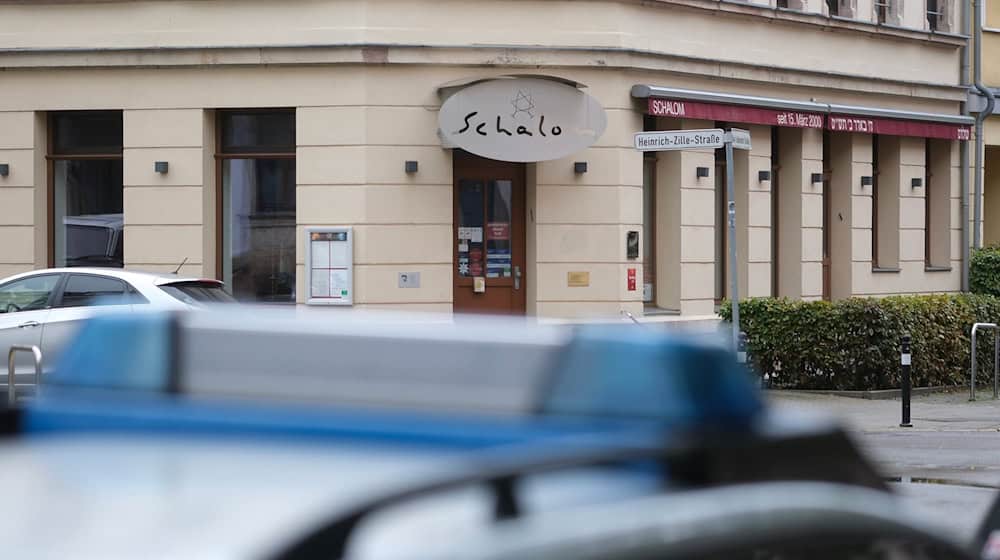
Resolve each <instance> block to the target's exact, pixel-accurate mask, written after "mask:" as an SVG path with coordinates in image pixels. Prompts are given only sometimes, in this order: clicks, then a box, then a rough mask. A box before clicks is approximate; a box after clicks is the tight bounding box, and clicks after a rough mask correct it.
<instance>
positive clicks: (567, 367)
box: [541, 327, 764, 430]
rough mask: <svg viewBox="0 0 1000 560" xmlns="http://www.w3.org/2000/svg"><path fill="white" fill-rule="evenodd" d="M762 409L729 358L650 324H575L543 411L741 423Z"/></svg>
mask: <svg viewBox="0 0 1000 560" xmlns="http://www.w3.org/2000/svg"><path fill="white" fill-rule="evenodd" d="M763 409H764V403H763V400H762V399H761V397H760V394H759V392H758V391H757V390H756V389H755V387H754V385H753V383H752V382H751V381H750V378H749V376H748V375H747V374H746V372H745V371H742V369H741V368H739V367H738V365H737V364H736V362H735V360H734V359H733V356H732V355H731V354H730V353H729V352H727V351H725V350H724V349H722V348H719V347H713V346H708V345H703V344H698V343H695V342H693V341H686V340H684V339H675V338H670V337H668V336H666V335H664V334H662V333H655V332H652V331H648V330H638V329H622V328H613V327H610V328H609V327H592V328H582V329H580V330H579V331H578V332H577V334H576V336H575V337H574V338H573V339H572V341H571V342H570V344H569V347H568V348H567V349H566V352H565V353H564V356H563V359H562V361H561V363H560V364H559V365H558V366H557V367H556V369H555V371H553V373H552V383H551V386H550V388H549V391H548V393H547V394H546V395H545V397H544V399H543V401H542V405H541V410H542V412H543V413H544V414H547V415H569V416H599V417H604V418H633V419H639V418H646V419H651V420H655V421H659V422H663V423H666V424H670V425H672V426H676V427H678V428H684V427H687V428H694V429H706V428H722V429H726V430H731V429H733V428H742V427H745V426H747V424H748V423H749V422H750V421H751V420H752V419H753V418H754V417H756V416H757V415H758V413H760V412H761V411H763Z"/></svg>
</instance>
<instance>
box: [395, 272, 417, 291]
mask: <svg viewBox="0 0 1000 560" xmlns="http://www.w3.org/2000/svg"><path fill="white" fill-rule="evenodd" d="M399 287H400V288H419V287H420V273H419V272H400V273H399Z"/></svg>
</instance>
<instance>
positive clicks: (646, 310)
mask: <svg viewBox="0 0 1000 560" xmlns="http://www.w3.org/2000/svg"><path fill="white" fill-rule="evenodd" d="M642 314H643V315H644V316H646V317H656V316H662V315H680V314H681V311H680V309H666V308H664V307H656V306H655V305H649V304H646V306H645V307H643V308H642Z"/></svg>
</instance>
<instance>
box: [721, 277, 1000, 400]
mask: <svg viewBox="0 0 1000 560" xmlns="http://www.w3.org/2000/svg"><path fill="white" fill-rule="evenodd" d="M731 313H732V310H731V307H730V305H729V303H728V302H727V303H726V304H724V305H723V307H722V310H721V311H720V315H721V316H722V318H723V319H725V320H726V321H730V320H731ZM998 320H1000V298H998V297H993V296H984V295H969V294H956V295H937V296H894V297H887V298H881V299H876V298H852V299H847V300H843V301H838V302H836V303H830V302H824V301H817V302H803V301H791V300H787V299H774V298H759V299H750V300H747V301H744V302H742V303H741V304H740V326H741V328H742V330H743V331H744V332H746V333H747V346H748V350H749V352H750V358H751V360H752V362H753V365H754V366H755V367H756V368H757V370H758V371H759V372H761V373H765V372H766V373H770V374H774V373H777V374H778V375H777V377H776V378H775V379H774V383H775V385H776V386H779V387H785V388H795V389H838V390H868V389H888V388H897V387H899V386H900V382H899V372H900V366H899V357H900V356H899V344H900V338H901V337H902V335H903V334H904V333H909V334H910V335H911V337H912V352H913V369H912V375H913V386H914V387H927V386H940V385H962V384H967V383H968V375H969V373H968V372H969V330H970V329H971V328H972V324H973V323H974V322H997V321H998ZM977 354H979V355H978V357H977V360H978V362H979V364H981V365H980V366H979V373H978V374H977V375H978V376H979V377H978V379H979V380H980V381H985V379H986V378H987V377H988V375H989V374H991V373H992V371H993V335H992V334H986V335H985V336H984V337H983V339H981V342H980V344H979V351H978V352H977ZM987 372H989V373H987Z"/></svg>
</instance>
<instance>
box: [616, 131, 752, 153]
mask: <svg viewBox="0 0 1000 560" xmlns="http://www.w3.org/2000/svg"><path fill="white" fill-rule="evenodd" d="M725 140H726V135H725V132H724V131H723V130H722V129H721V128H706V129H701V130H665V131H659V132H636V133H635V149H637V150H639V151H640V152H659V151H663V150H692V149H698V148H709V149H715V148H721V147H722V146H724V145H725ZM747 142H748V145H749V136H748V140H747Z"/></svg>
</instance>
